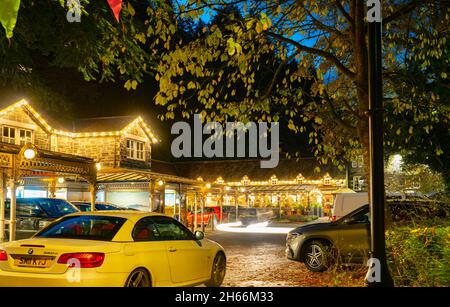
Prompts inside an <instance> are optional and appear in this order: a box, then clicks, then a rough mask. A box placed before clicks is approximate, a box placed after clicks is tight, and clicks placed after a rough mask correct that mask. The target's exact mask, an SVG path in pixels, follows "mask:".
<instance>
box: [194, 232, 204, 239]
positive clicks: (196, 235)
mask: <svg viewBox="0 0 450 307" xmlns="http://www.w3.org/2000/svg"><path fill="white" fill-rule="evenodd" d="M194 236H195V240H197V241H200V240H203V238H204V237H205V234H204V233H203V231H200V230H197V231H196V232H195V233H194Z"/></svg>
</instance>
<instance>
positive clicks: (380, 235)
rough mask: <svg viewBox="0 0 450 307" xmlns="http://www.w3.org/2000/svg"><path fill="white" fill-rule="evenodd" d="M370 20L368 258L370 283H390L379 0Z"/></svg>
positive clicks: (372, 5) (372, 7)
mask: <svg viewBox="0 0 450 307" xmlns="http://www.w3.org/2000/svg"><path fill="white" fill-rule="evenodd" d="M367 5H368V6H370V7H369V8H368V12H367V19H368V22H369V46H368V51H369V152H370V189H369V193H370V197H369V200H370V216H371V226H370V227H371V232H370V233H371V238H370V247H371V248H370V261H369V270H368V272H367V275H366V283H367V284H368V285H369V286H393V281H392V278H391V276H390V274H389V269H388V267H387V260H386V244H385V240H386V238H385V233H384V232H385V218H384V217H385V214H384V209H385V208H384V207H385V190H384V163H383V79H382V69H383V67H382V39H381V36H382V17H381V13H382V12H381V11H382V10H381V0H379V1H373V0H368V1H367Z"/></svg>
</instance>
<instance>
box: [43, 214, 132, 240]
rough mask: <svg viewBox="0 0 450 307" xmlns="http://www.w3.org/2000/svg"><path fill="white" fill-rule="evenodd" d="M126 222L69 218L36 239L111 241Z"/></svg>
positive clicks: (94, 218) (115, 219)
mask: <svg viewBox="0 0 450 307" xmlns="http://www.w3.org/2000/svg"><path fill="white" fill-rule="evenodd" d="M125 221H126V219H124V218H121V217H114V216H97V215H81V216H69V217H64V218H62V219H61V220H58V221H57V222H55V223H53V224H52V225H50V226H49V227H48V228H45V229H44V230H42V231H41V232H39V233H38V234H37V235H36V237H41V238H61V239H65V238H70V239H80V240H100V241H111V240H112V239H113V238H114V236H115V235H116V233H117V232H118V231H119V229H120V228H121V227H122V225H123V223H124V222H125Z"/></svg>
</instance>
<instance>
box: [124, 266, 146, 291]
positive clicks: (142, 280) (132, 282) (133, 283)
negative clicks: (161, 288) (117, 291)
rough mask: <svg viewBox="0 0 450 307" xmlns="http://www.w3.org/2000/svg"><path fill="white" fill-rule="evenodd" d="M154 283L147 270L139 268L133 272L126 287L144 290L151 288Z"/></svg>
mask: <svg viewBox="0 0 450 307" xmlns="http://www.w3.org/2000/svg"><path fill="white" fill-rule="evenodd" d="M151 286H152V282H151V278H150V275H149V274H148V272H147V270H146V269H143V268H138V269H136V270H134V271H133V272H131V274H130V276H128V278H127V281H126V283H125V287H130V288H139V287H141V288H143V287H151Z"/></svg>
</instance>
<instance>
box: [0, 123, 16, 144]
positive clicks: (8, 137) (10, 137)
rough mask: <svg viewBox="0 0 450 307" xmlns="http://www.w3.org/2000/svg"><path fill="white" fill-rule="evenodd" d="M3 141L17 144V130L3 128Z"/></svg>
mask: <svg viewBox="0 0 450 307" xmlns="http://www.w3.org/2000/svg"><path fill="white" fill-rule="evenodd" d="M2 141H3V142H5V143H10V144H16V129H15V128H12V127H3V137H2Z"/></svg>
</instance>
